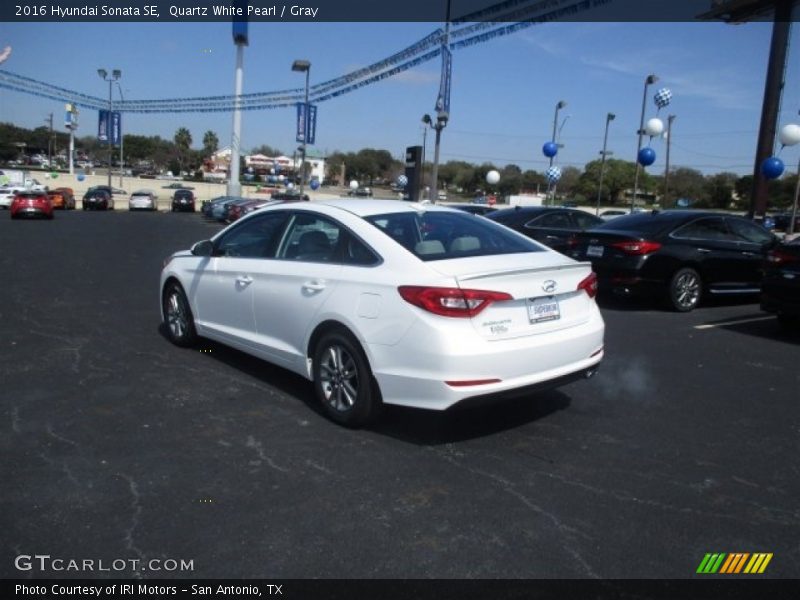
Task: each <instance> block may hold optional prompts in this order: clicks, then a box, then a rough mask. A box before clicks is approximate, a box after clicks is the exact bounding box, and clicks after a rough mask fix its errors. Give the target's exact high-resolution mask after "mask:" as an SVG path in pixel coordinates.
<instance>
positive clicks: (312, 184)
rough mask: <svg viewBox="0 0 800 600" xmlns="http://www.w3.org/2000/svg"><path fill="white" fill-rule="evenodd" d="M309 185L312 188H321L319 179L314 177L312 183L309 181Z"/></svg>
mask: <svg viewBox="0 0 800 600" xmlns="http://www.w3.org/2000/svg"><path fill="white" fill-rule="evenodd" d="M308 186H309V187H310V188H311V189H312V190H318V189H319V179H312V180H311V183H309V184H308Z"/></svg>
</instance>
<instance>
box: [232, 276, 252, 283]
mask: <svg viewBox="0 0 800 600" xmlns="http://www.w3.org/2000/svg"><path fill="white" fill-rule="evenodd" d="M236 283H238V284H239V285H250V284H251V283H253V278H252V277H250V275H239V276H238V277H237V278H236Z"/></svg>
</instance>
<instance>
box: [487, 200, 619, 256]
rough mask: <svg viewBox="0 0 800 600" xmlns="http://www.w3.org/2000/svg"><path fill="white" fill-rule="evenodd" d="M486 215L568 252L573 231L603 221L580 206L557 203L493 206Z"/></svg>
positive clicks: (577, 231)
mask: <svg viewBox="0 0 800 600" xmlns="http://www.w3.org/2000/svg"><path fill="white" fill-rule="evenodd" d="M486 218H487V219H491V220H492V221H497V222H498V223H502V224H503V225H505V226H506V227H510V228H511V229H514V230H515V231H519V232H520V233H523V234H525V235H526V236H528V237H529V238H531V239H533V240H536V241H537V242H540V243H542V244H544V245H546V246H550V247H551V248H552V249H553V250H557V251H559V252H561V253H563V254H567V253H568V251H569V249H570V242H571V240H572V238H573V236H574V235H575V234H577V233H580V232H581V231H584V230H586V229H590V228H592V227H597V226H598V225H602V224H603V223H604V221H603V219H601V218H600V217H596V216H594V215H591V214H589V213H587V212H585V211H583V210H578V209H574V208H562V207H557V206H515V207H514V208H504V209H501V210H496V211H494V212H492V213H489V214H487V215H486Z"/></svg>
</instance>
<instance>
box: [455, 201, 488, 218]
mask: <svg viewBox="0 0 800 600" xmlns="http://www.w3.org/2000/svg"><path fill="white" fill-rule="evenodd" d="M447 207H448V208H455V209H456V210H462V211H464V212H468V213H471V214H473V215H481V216H484V217H485V216H486V215H488V214H489V213H493V212H497V209H496V208H495V207H494V206H489V205H488V204H448V205H447Z"/></svg>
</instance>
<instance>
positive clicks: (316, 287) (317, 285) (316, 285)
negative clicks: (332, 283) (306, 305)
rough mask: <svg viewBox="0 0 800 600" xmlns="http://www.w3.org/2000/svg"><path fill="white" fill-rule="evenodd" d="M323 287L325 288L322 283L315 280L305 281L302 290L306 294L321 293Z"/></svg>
mask: <svg viewBox="0 0 800 600" xmlns="http://www.w3.org/2000/svg"><path fill="white" fill-rule="evenodd" d="M325 287H326V286H325V282H324V281H319V280H316V279H315V280H313V281H306V282H305V283H304V284H303V289H304V290H306V291H307V292H321V291H322V290H324V289H325Z"/></svg>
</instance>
